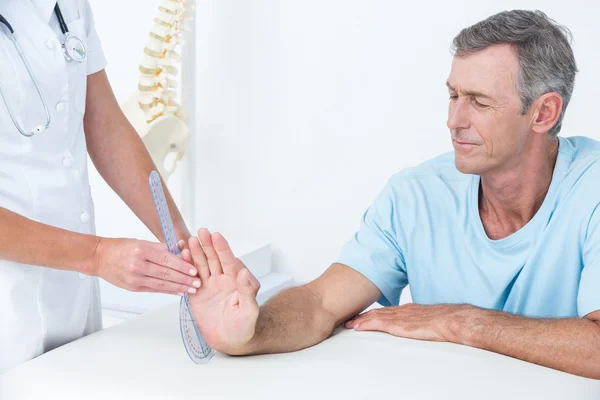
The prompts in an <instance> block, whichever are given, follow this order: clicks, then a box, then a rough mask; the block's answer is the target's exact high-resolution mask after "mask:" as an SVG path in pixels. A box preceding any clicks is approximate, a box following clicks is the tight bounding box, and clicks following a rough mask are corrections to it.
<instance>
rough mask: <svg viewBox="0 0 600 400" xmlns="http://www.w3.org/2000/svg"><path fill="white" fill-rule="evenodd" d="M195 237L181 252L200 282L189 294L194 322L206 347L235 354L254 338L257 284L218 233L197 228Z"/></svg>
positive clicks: (256, 313)
mask: <svg viewBox="0 0 600 400" xmlns="http://www.w3.org/2000/svg"><path fill="white" fill-rule="evenodd" d="M198 238H199V239H200V242H201V243H202V247H201V246H200V242H199V241H198ZM198 238H196V237H192V238H190V241H189V250H188V249H185V250H184V251H183V252H182V257H183V258H184V259H185V260H186V261H188V262H193V263H194V264H195V265H196V268H197V269H198V276H199V277H200V279H201V280H202V285H201V286H200V289H198V291H197V293H196V294H195V295H189V301H190V305H191V307H192V313H193V315H194V320H195V321H196V325H197V326H198V329H199V330H200V333H202V336H203V337H204V339H205V340H206V342H207V343H208V345H209V346H211V347H212V348H213V349H215V350H217V351H220V352H222V353H227V354H236V353H237V351H236V350H239V349H241V348H243V347H244V346H246V345H247V344H248V343H249V341H250V339H252V337H253V336H254V332H255V328H256V321H257V319H258V312H259V307H258V303H257V302H256V294H257V293H258V289H259V288H260V284H259V283H258V280H257V279H256V278H255V277H254V276H253V275H252V273H251V272H250V271H249V270H248V269H247V268H246V266H245V265H244V263H242V261H241V260H240V259H239V258H236V257H235V256H234V254H233V252H232V251H231V248H230V247H229V244H228V243H227V241H226V240H225V238H224V237H223V236H222V235H221V234H219V233H215V234H213V235H211V234H210V232H209V231H208V230H206V229H200V230H198Z"/></svg>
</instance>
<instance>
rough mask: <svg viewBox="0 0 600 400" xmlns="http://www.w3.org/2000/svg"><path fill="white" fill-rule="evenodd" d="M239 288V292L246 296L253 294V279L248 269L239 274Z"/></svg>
mask: <svg viewBox="0 0 600 400" xmlns="http://www.w3.org/2000/svg"><path fill="white" fill-rule="evenodd" d="M237 287H238V290H239V291H240V292H242V293H244V294H251V293H252V292H253V290H254V288H253V287H252V278H250V271H249V270H248V268H244V269H242V270H241V271H240V272H239V273H238V276H237Z"/></svg>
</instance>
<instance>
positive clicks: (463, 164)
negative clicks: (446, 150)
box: [454, 153, 479, 175]
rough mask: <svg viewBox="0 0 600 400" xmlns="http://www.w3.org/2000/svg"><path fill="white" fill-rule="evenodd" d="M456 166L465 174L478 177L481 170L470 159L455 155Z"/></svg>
mask: <svg viewBox="0 0 600 400" xmlns="http://www.w3.org/2000/svg"><path fill="white" fill-rule="evenodd" d="M454 166H455V167H456V169H457V170H459V171H460V172H461V173H463V174H470V175H478V171H479V168H477V166H476V163H475V162H474V160H472V159H470V158H469V157H465V156H463V155H460V154H458V153H454Z"/></svg>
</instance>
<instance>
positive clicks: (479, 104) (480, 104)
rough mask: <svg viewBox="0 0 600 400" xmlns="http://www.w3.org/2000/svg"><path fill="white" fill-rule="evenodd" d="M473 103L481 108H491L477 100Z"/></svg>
mask: <svg viewBox="0 0 600 400" xmlns="http://www.w3.org/2000/svg"><path fill="white" fill-rule="evenodd" d="M473 103H475V105H476V106H477V107H479V108H488V107H489V106H488V105H487V104H483V103H480V102H478V101H477V99H473Z"/></svg>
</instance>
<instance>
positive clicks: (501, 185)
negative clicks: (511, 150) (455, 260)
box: [479, 139, 558, 239]
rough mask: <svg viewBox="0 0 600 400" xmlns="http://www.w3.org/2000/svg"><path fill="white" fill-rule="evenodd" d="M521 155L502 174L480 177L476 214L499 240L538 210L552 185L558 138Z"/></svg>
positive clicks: (521, 224) (519, 227)
mask: <svg viewBox="0 0 600 400" xmlns="http://www.w3.org/2000/svg"><path fill="white" fill-rule="evenodd" d="M532 148H536V149H541V150H536V151H533V150H532V151H529V153H528V154H523V155H522V156H521V157H520V158H519V159H518V160H516V161H515V162H514V163H513V165H511V166H510V167H509V168H506V169H504V170H502V171H491V172H489V173H487V174H485V175H482V176H481V185H480V188H479V215H480V217H481V222H482V223H483V226H484V228H485V231H486V233H487V235H488V236H489V237H490V238H491V239H501V238H504V237H506V236H509V235H510V234H512V233H514V232H516V231H518V230H519V229H521V228H522V227H523V226H525V224H527V223H528V222H529V221H530V220H531V219H532V218H533V216H534V215H535V214H536V213H537V211H538V210H539V209H540V207H541V205H542V203H543V202H544V198H545V197H546V194H547V193H548V189H549V188H550V183H551V182H552V174H553V172H554V166H555V164H556V158H557V156H558V139H554V140H548V141H546V142H545V146H532Z"/></svg>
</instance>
